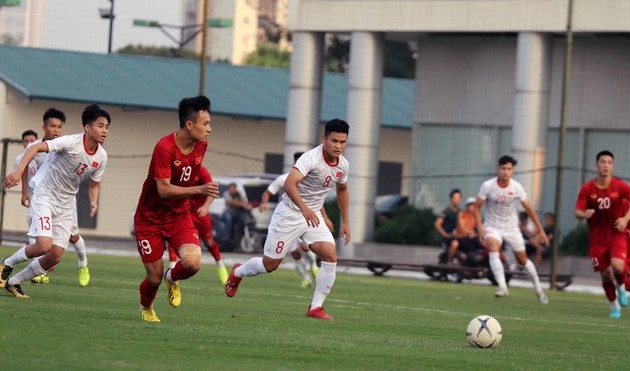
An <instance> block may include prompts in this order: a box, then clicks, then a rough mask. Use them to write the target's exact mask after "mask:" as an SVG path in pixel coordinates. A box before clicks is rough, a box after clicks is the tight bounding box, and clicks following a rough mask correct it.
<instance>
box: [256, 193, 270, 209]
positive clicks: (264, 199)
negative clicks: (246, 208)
mask: <svg viewBox="0 0 630 371" xmlns="http://www.w3.org/2000/svg"><path fill="white" fill-rule="evenodd" d="M270 198H271V192H269V188H267V189H266V190H265V191H264V192H263V194H262V196H261V197H260V206H259V207H258V210H260V212H261V213H264V212H265V211H266V210H267V209H268V208H269V199H270Z"/></svg>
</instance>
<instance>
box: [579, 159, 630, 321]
mask: <svg viewBox="0 0 630 371" xmlns="http://www.w3.org/2000/svg"><path fill="white" fill-rule="evenodd" d="M596 169H597V176H596V177H595V178H594V179H592V180H590V181H588V182H587V183H586V184H584V185H583V186H582V189H580V193H579V195H578V199H577V202H576V204H575V217H576V218H578V219H586V220H587V223H588V242H589V256H590V258H591V262H592V263H593V270H594V271H595V272H600V274H601V277H602V287H603V288H604V292H605V293H606V297H607V298H608V300H609V301H610V309H611V311H610V318H615V319H616V318H619V317H621V309H620V308H619V306H620V305H621V306H622V307H626V306H627V305H628V296H627V294H626V289H625V284H624V283H625V277H624V265H625V261H626V256H627V250H628V245H627V237H626V234H625V232H624V230H625V229H626V226H627V224H628V219H630V210H628V211H626V208H627V206H625V205H624V200H630V187H629V186H628V185H627V184H626V183H625V182H624V181H622V180H620V179H617V178H613V176H612V174H613V169H614V156H613V154H612V152H610V151H601V152H599V153H598V154H597V156H596ZM615 291H616V292H615Z"/></svg>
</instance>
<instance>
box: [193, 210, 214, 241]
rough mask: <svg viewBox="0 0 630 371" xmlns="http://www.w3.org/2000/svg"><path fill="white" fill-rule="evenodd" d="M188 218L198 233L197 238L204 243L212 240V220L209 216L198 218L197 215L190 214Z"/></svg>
mask: <svg viewBox="0 0 630 371" xmlns="http://www.w3.org/2000/svg"><path fill="white" fill-rule="evenodd" d="M190 216H191V217H192V221H193V224H194V225H195V228H197V232H199V238H201V239H202V240H204V241H209V240H211V239H212V218H210V214H207V215H206V216H204V217H199V215H198V214H197V213H195V212H192V211H191V212H190Z"/></svg>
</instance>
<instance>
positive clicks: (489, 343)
mask: <svg viewBox="0 0 630 371" xmlns="http://www.w3.org/2000/svg"><path fill="white" fill-rule="evenodd" d="M502 338H503V330H502V329H501V325H500V324H499V321H497V320H496V319H494V318H493V317H490V316H486V315H483V316H477V317H475V318H473V319H472V321H470V322H469V323H468V327H467V328H466V340H468V344H470V346H472V347H475V348H494V347H496V346H498V345H499V344H500V343H501V339H502Z"/></svg>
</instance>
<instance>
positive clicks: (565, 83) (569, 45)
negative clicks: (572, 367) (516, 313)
mask: <svg viewBox="0 0 630 371" xmlns="http://www.w3.org/2000/svg"><path fill="white" fill-rule="evenodd" d="M567 8H568V9H567V31H566V44H565V49H564V67H563V75H562V97H561V101H560V128H559V132H558V155H557V156H558V166H557V168H556V194H555V200H554V208H553V214H554V215H553V225H554V228H555V230H554V246H553V250H552V253H551V271H550V272H549V276H550V279H549V288H550V289H551V290H553V289H555V287H556V275H557V273H558V272H557V267H556V266H557V262H558V248H559V247H560V238H559V237H560V235H559V233H558V221H559V219H560V197H561V193H562V192H561V191H562V173H563V172H564V139H565V136H566V132H567V114H568V112H567V111H568V109H567V102H568V100H569V97H568V95H569V81H570V78H571V53H572V50H573V0H568V7H567Z"/></svg>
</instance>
